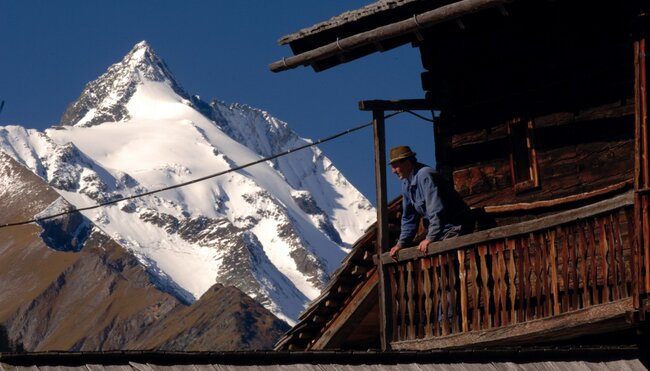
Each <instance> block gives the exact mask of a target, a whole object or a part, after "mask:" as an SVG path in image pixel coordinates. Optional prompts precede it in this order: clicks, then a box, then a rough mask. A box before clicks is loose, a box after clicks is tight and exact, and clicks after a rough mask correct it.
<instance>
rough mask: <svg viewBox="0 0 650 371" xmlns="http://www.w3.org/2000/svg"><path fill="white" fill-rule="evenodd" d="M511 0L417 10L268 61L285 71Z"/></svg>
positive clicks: (480, 0) (465, 0)
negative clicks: (308, 48) (407, 15)
mask: <svg viewBox="0 0 650 371" xmlns="http://www.w3.org/2000/svg"><path fill="white" fill-rule="evenodd" d="M507 1H509V0H462V1H458V2H455V3H452V4H449V5H445V6H441V7H439V8H436V9H433V10H430V11H428V12H424V13H421V14H416V15H414V16H413V17H410V18H408V19H405V20H403V21H399V22H395V23H392V24H389V25H385V26H381V27H377V28H375V29H373V30H369V31H366V32H361V33H358V34H356V35H352V36H349V37H346V38H343V39H337V40H336V41H334V42H331V43H329V44H326V45H323V46H321V47H318V48H315V49H312V50H309V51H306V52H304V53H301V54H298V55H295V56H293V57H289V58H282V59H281V60H279V61H276V62H273V63H271V64H270V65H269V69H270V70H271V71H273V72H281V71H286V70H288V69H291V68H296V67H298V66H301V65H304V66H307V65H310V64H312V63H316V62H318V61H321V60H323V59H326V58H330V57H333V56H336V55H339V54H342V53H343V51H345V52H350V51H352V50H353V49H356V48H359V47H362V46H365V45H369V44H374V43H377V42H381V41H382V40H386V39H390V38H394V37H397V36H402V35H406V34H409V33H416V32H418V31H419V30H420V29H424V28H428V27H431V26H433V25H435V24H438V23H442V22H445V21H448V20H453V19H456V18H458V17H460V16H463V15H467V14H471V13H476V12H479V11H481V10H483V9H487V8H492V7H495V6H498V5H502V4H504V3H506V2H507Z"/></svg>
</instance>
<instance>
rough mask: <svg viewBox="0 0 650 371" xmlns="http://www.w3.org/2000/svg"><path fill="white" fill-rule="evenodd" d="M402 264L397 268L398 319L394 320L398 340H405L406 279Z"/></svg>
mask: <svg viewBox="0 0 650 371" xmlns="http://www.w3.org/2000/svg"><path fill="white" fill-rule="evenodd" d="M404 270H405V267H404V265H403V264H400V265H398V266H397V307H398V308H399V317H398V318H397V319H396V322H397V323H398V328H399V335H398V337H397V338H398V339H400V340H406V339H407V337H406V277H405V274H404Z"/></svg>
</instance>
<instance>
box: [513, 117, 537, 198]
mask: <svg viewBox="0 0 650 371" xmlns="http://www.w3.org/2000/svg"><path fill="white" fill-rule="evenodd" d="M533 129H534V127H533V122H532V121H531V120H522V119H521V118H516V119H514V120H512V121H510V122H509V123H508V136H509V138H510V170H511V172H512V184H513V185H514V187H515V192H523V191H527V190H530V189H534V188H537V187H539V172H538V169H537V156H536V153H535V142H534V139H533Z"/></svg>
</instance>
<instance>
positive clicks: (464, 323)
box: [458, 250, 469, 332]
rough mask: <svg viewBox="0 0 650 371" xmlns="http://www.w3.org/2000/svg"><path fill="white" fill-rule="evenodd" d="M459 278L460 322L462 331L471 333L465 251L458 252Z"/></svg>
mask: <svg viewBox="0 0 650 371" xmlns="http://www.w3.org/2000/svg"><path fill="white" fill-rule="evenodd" d="M458 278H459V279H460V320H461V330H462V331H463V332H467V331H469V319H468V314H467V312H468V311H467V306H468V304H467V271H466V269H465V250H458Z"/></svg>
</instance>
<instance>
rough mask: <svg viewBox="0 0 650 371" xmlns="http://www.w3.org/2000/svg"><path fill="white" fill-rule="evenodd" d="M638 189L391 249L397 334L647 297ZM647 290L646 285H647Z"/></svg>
mask: <svg viewBox="0 0 650 371" xmlns="http://www.w3.org/2000/svg"><path fill="white" fill-rule="evenodd" d="M633 203H634V202H633V197H632V195H631V194H626V195H621V196H618V197H615V198H612V199H610V200H606V201H602V202H599V203H597V204H593V205H590V206H586V207H582V208H580V209H575V210H572V211H568V212H563V213H560V214H555V215H553V216H547V217H543V218H539V219H537V220H533V221H528V222H523V223H519V224H516V225H511V226H505V227H499V228H494V229H492V230H488V231H482V232H477V233H474V234H471V235H467V236H461V237H456V238H453V239H449V240H446V241H441V242H438V243H435V244H431V245H430V246H429V253H428V254H427V255H426V256H423V254H422V253H419V252H418V251H417V250H416V249H415V248H410V249H405V250H402V251H400V257H399V260H398V261H393V260H392V259H390V258H389V257H388V256H386V254H384V255H383V256H382V263H383V264H384V267H385V268H384V269H386V272H387V277H388V280H389V281H390V285H389V290H390V291H391V292H390V293H387V295H386V297H387V298H389V299H390V300H392V302H391V303H390V304H391V305H390V306H388V308H392V309H391V313H388V315H389V316H390V317H391V318H392V321H391V322H390V323H392V331H391V332H392V341H393V342H400V341H407V340H418V339H432V338H434V339H435V338H436V337H444V336H447V335H452V334H462V333H469V332H472V331H483V330H492V329H499V328H504V327H507V326H510V325H514V324H521V323H523V322H529V321H533V320H539V319H545V318H550V317H554V316H557V315H560V314H563V313H569V312H572V311H578V310H582V309H585V308H589V307H593V306H596V305H599V304H604V303H612V302H616V301H620V300H622V299H627V298H630V297H636V298H638V296H639V287H643V286H640V285H639V283H640V282H641V279H640V278H639V271H640V267H641V265H640V264H641V260H640V259H641V257H640V256H637V255H638V253H634V250H633V248H632V246H633V245H634V237H633V236H635V231H634V227H635V225H634V219H633V217H634V208H633ZM641 290H643V289H641Z"/></svg>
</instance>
